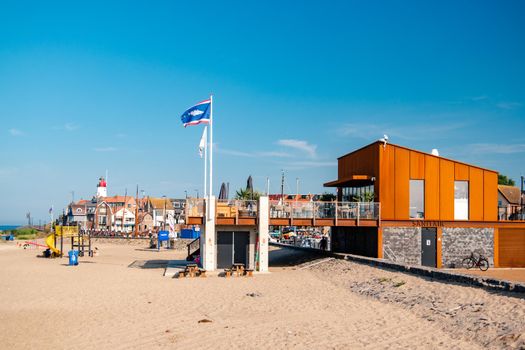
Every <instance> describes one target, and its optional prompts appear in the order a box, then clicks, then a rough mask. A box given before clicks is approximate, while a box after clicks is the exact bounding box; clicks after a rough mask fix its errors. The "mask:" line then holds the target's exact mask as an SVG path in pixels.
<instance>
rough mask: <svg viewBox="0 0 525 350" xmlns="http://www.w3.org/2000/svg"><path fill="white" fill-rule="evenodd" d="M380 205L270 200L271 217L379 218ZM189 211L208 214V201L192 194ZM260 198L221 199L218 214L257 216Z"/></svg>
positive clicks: (196, 214) (217, 207) (199, 214)
mask: <svg viewBox="0 0 525 350" xmlns="http://www.w3.org/2000/svg"><path fill="white" fill-rule="evenodd" d="M379 208H380V205H379V203H377V202H321V201H311V202H300V201H288V202H287V201H285V202H280V201H270V207H269V211H270V213H269V214H270V219H291V220H293V219H311V220H316V219H335V220H345V219H346V220H357V221H359V220H379V216H380V212H379ZM186 215H187V216H190V217H204V216H205V204H204V201H203V200H202V199H199V198H188V200H187V203H186ZM257 215H258V201H256V200H217V202H216V217H217V218H235V219H239V218H257Z"/></svg>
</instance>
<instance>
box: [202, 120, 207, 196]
mask: <svg viewBox="0 0 525 350" xmlns="http://www.w3.org/2000/svg"><path fill="white" fill-rule="evenodd" d="M203 137H204V196H203V198H206V196H207V193H208V189H207V188H206V187H207V186H208V164H207V163H208V128H207V127H206V126H205V127H204V135H203Z"/></svg>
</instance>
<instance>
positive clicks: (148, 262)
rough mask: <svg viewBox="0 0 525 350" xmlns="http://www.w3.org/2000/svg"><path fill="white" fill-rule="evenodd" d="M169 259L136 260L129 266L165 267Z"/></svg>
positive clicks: (139, 267) (141, 267)
mask: <svg viewBox="0 0 525 350" xmlns="http://www.w3.org/2000/svg"><path fill="white" fill-rule="evenodd" d="M168 262H169V260H135V261H134V262H132V263H131V264H129V265H128V267H129V268H135V269H165V268H166V267H167V266H168Z"/></svg>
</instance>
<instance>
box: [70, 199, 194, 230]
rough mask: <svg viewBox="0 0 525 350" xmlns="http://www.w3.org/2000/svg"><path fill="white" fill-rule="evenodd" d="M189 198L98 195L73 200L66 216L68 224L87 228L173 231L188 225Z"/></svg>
mask: <svg viewBox="0 0 525 350" xmlns="http://www.w3.org/2000/svg"><path fill="white" fill-rule="evenodd" d="M185 204H186V200H185V199H172V198H166V197H162V198H155V197H144V198H139V199H138V200H137V199H135V198H134V197H130V196H119V195H115V196H112V197H103V196H96V197H93V198H92V199H90V200H84V199H81V200H79V201H78V202H75V203H70V204H69V206H68V208H67V213H66V216H65V221H66V224H69V225H79V226H80V227H81V228H83V229H86V230H96V231H114V232H128V233H129V232H134V231H135V225H137V231H138V232H142V233H144V232H150V231H151V232H154V231H159V230H162V229H166V230H169V229H170V228H171V229H172V230H173V226H174V225H176V224H184V207H185Z"/></svg>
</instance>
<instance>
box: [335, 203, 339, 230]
mask: <svg viewBox="0 0 525 350" xmlns="http://www.w3.org/2000/svg"><path fill="white" fill-rule="evenodd" d="M337 216H338V215H337V201H335V226H337Z"/></svg>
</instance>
